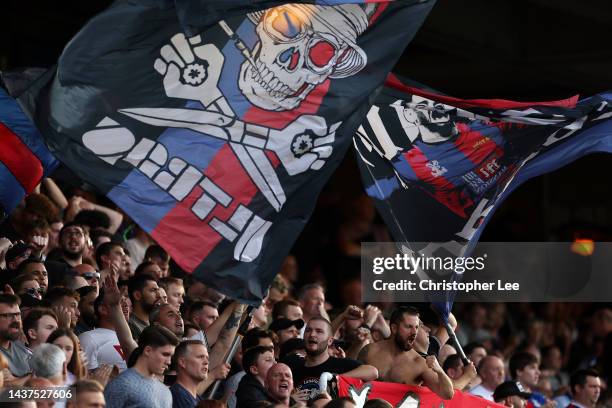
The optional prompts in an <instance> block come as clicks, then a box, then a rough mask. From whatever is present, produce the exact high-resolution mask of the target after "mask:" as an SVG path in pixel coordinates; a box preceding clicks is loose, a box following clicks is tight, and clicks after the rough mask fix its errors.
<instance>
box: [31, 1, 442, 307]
mask: <svg viewBox="0 0 612 408" xmlns="http://www.w3.org/2000/svg"><path fill="white" fill-rule="evenodd" d="M158 3H159V2H152V1H151V2H149V1H139V2H117V3H115V4H114V5H113V6H111V7H110V8H109V9H108V10H106V11H105V12H103V13H101V14H100V15H98V16H96V17H95V18H93V19H92V20H91V21H90V22H89V23H88V24H87V25H86V26H85V27H84V28H83V29H82V30H81V31H80V32H79V33H78V34H77V35H76V36H75V37H74V38H73V39H72V40H71V41H70V43H69V44H68V45H67V46H66V48H65V50H64V52H63V53H62V55H61V57H60V59H59V63H58V66H57V69H56V71H55V72H52V73H49V74H48V75H47V77H46V78H45V79H43V80H40V81H38V83H36V84H35V86H34V87H32V88H31V89H30V91H29V93H27V94H25V95H24V96H23V97H22V98H21V101H22V103H23V104H24V105H25V106H27V107H28V110H29V111H30V113H31V114H32V116H33V117H34V119H35V121H36V123H37V125H38V126H39V128H40V129H41V132H42V133H43V135H44V137H45V139H46V142H47V144H48V145H49V146H50V149H51V150H52V152H53V153H54V154H55V155H56V156H57V157H58V158H59V159H60V160H61V161H62V162H63V163H64V164H66V165H67V166H68V167H69V168H70V169H72V170H73V171H74V172H75V173H76V174H78V175H79V177H81V178H83V179H84V180H85V181H87V182H89V183H91V184H92V185H95V186H96V187H97V188H98V189H99V190H100V191H101V192H103V193H105V194H106V195H107V196H108V197H109V198H111V199H112V200H113V201H114V202H115V203H116V204H117V205H119V206H120V207H121V208H122V209H123V210H124V211H125V212H126V213H128V214H129V216H130V217H131V218H133V219H134V220H135V221H136V222H137V223H138V224H139V225H140V226H141V227H142V228H143V229H144V230H145V231H146V232H147V233H149V234H150V235H151V236H152V237H153V238H154V239H155V240H156V241H157V242H158V243H159V244H160V245H162V246H163V247H164V248H165V249H166V250H167V251H168V252H169V253H170V254H171V256H172V257H173V258H174V259H175V260H176V262H177V263H178V264H179V266H181V268H183V269H184V270H185V271H187V272H193V273H194V275H195V277H196V278H198V279H200V280H202V281H203V282H205V283H207V284H209V285H211V286H213V287H214V288H216V289H219V290H220V291H222V292H223V293H225V294H227V295H229V296H231V297H234V298H237V299H240V300H243V301H245V302H250V303H256V302H257V301H259V300H260V299H262V298H263V296H264V294H265V291H266V289H267V287H268V285H269V283H270V282H271V281H272V278H273V276H274V275H275V274H276V272H277V271H278V268H279V267H280V264H281V261H282V259H283V258H284V256H285V255H286V254H287V253H288V251H289V249H290V248H291V245H292V243H293V242H294V240H295V239H296V237H297V235H298V234H299V232H300V231H301V229H302V228H303V226H304V225H305V223H306V221H307V220H308V218H309V215H310V213H311V212H312V210H313V208H314V205H315V202H316V197H317V195H318V193H319V191H320V190H321V188H322V187H323V185H324V183H325V181H326V180H327V179H328V178H329V176H330V175H331V174H332V172H333V170H334V169H335V168H336V167H337V165H338V164H339V162H340V161H341V159H342V157H343V156H344V154H345V153H346V150H347V149H348V147H349V145H350V144H351V140H352V137H353V135H354V133H355V131H356V130H357V128H358V126H359V124H360V123H361V121H362V120H363V118H364V117H365V114H366V113H367V110H368V108H369V104H370V103H371V95H372V94H373V92H374V91H375V90H376V89H377V87H378V86H380V85H381V84H382V83H383V81H384V78H385V77H386V75H387V73H388V72H389V70H390V69H391V68H392V66H393V64H394V63H395V61H396V60H397V58H399V56H400V55H401V53H402V51H403V49H404V47H405V46H406V44H407V43H408V42H409V41H410V40H411V39H412V37H413V36H414V34H415V33H416V31H417V30H418V28H419V26H420V25H421V23H422V22H423V20H424V19H425V17H426V15H427V13H428V12H429V10H430V9H431V7H432V6H433V1H416V0H411V1H395V2H385V1H383V2H354V1H351V2H348V3H353V4H344V3H343V2H339V1H334V2H331V3H330V4H332V5H320V4H319V3H318V2H317V3H316V4H283V5H278V6H276V7H273V8H269V9H265V10H255V11H253V12H250V13H248V14H242V15H235V11H236V10H235V9H233V12H232V14H231V16H230V17H229V18H227V19H222V20H219V21H218V22H216V23H215V24H213V25H212V26H210V28H207V29H206V30H205V31H203V32H198V33H190V34H193V35H186V34H185V32H184V31H183V30H182V26H181V24H180V22H179V20H178V18H177V10H176V9H175V7H174V3H173V2H169V3H168V5H167V7H165V8H164V7H162V6H159V5H158ZM170 3H171V4H170ZM355 3H356V4H355ZM236 4H237V3H236V2H231V5H232V6H235V5H236ZM249 4H250V3H249ZM252 9H253V7H250V8H248V10H249V11H251V10H252ZM182 15H183V16H184V15H185V14H184V13H183V14H182ZM191 17H193V15H191ZM191 20H193V18H191ZM191 23H193V21H191ZM196 25H197V24H196ZM190 26H191V27H193V24H191V25H190ZM383 44H384V47H383V46H382V45H383ZM271 242H274V245H269V244H270V243H271Z"/></svg>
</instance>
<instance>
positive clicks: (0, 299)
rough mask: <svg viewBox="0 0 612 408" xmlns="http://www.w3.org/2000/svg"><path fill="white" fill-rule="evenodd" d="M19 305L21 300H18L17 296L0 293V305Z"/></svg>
mask: <svg viewBox="0 0 612 408" xmlns="http://www.w3.org/2000/svg"><path fill="white" fill-rule="evenodd" d="M20 304H21V299H19V296H17V295H12V294H10V293H0V305H8V306H14V305H17V306H19V305H20Z"/></svg>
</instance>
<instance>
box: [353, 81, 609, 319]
mask: <svg viewBox="0 0 612 408" xmlns="http://www.w3.org/2000/svg"><path fill="white" fill-rule="evenodd" d="M611 118H612V93H603V94H599V95H595V96H593V97H590V98H587V99H584V100H581V101H578V98H577V97H573V98H569V99H566V100H561V101H554V102H514V101H506V100H461V99H457V98H453V97H449V96H446V95H441V94H439V93H437V92H435V91H432V90H429V89H425V88H424V87H422V86H419V85H417V84H414V83H411V82H410V81H408V80H404V79H400V78H398V77H397V76H394V75H390V76H389V78H388V79H387V81H386V84H385V87H384V90H383V91H382V92H381V93H380V94H379V95H378V97H377V99H376V102H375V104H374V105H373V106H372V108H371V109H370V111H369V113H368V115H367V120H366V121H364V123H363V125H362V126H361V127H360V128H359V130H358V132H357V135H356V137H355V147H356V150H357V153H358V154H357V156H358V157H359V160H358V161H359V167H360V170H361V175H362V178H363V181H364V185H365V188H366V191H367V192H368V194H369V195H370V196H371V197H373V198H374V201H375V203H376V206H377V208H378V210H379V212H380V213H381V215H382V217H383V218H384V219H385V222H386V224H387V225H388V226H389V228H390V231H391V233H392V235H393V237H394V239H395V240H396V241H398V242H402V243H403V244H404V245H403V247H404V248H405V249H406V250H407V251H420V252H421V253H424V254H427V255H433V254H434V253H436V251H438V250H443V251H445V253H447V254H448V253H450V254H454V255H455V256H466V255H468V254H469V252H470V251H471V249H473V247H474V246H475V244H476V243H477V241H478V238H479V237H480V235H481V233H482V231H483V229H484V227H485V225H486V224H487V222H488V221H489V220H490V219H491V217H492V215H493V212H494V211H495V209H496V208H497V207H498V206H499V204H500V203H501V202H502V201H503V200H504V199H505V198H506V197H507V196H508V195H509V194H510V193H511V192H512V191H513V190H514V189H515V188H517V187H518V186H519V185H520V184H522V183H523V182H525V181H526V180H528V179H530V178H532V177H536V176H538V175H541V174H544V173H547V172H551V171H553V170H555V169H557V168H559V167H561V166H564V165H566V164H568V163H570V162H572V161H574V160H576V159H578V158H579V157H581V156H584V155H586V154H588V153H593V152H612V120H611ZM411 243H412V245H411ZM415 243H429V244H428V245H426V246H425V247H423V245H421V247H416V244H415ZM449 298H452V294H450V293H449ZM451 303H452V302H450V301H449V303H448V304H446V305H439V304H438V305H437V306H438V308H439V309H445V310H443V312H448V311H450V305H451ZM440 306H442V307H440Z"/></svg>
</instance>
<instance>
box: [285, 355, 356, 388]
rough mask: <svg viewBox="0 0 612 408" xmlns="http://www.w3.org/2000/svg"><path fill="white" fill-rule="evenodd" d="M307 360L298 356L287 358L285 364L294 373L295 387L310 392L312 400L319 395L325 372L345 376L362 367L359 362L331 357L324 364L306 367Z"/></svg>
mask: <svg viewBox="0 0 612 408" xmlns="http://www.w3.org/2000/svg"><path fill="white" fill-rule="evenodd" d="M305 362H306V359H304V358H303V357H299V356H297V355H295V354H294V355H291V356H289V357H287V358H286V359H285V360H284V361H283V363H285V364H287V365H288V366H289V368H291V372H292V373H293V386H294V387H295V388H297V389H298V390H310V399H312V398H314V397H315V396H317V395H318V394H319V377H321V374H323V373H324V372H330V373H332V374H343V373H346V372H347V371H351V370H353V369H355V368H357V367H359V366H360V365H361V363H360V362H359V361H357V360H351V359H349V358H336V357H330V358H328V359H327V360H326V361H325V362H324V363H323V364H319V365H318V366H313V367H306V366H305V365H304V364H305Z"/></svg>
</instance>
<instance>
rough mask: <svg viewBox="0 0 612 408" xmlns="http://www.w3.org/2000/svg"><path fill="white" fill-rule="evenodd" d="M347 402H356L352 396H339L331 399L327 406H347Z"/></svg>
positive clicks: (330, 407) (327, 407) (339, 407)
mask: <svg viewBox="0 0 612 408" xmlns="http://www.w3.org/2000/svg"><path fill="white" fill-rule="evenodd" d="M346 404H353V405H354V404H355V401H354V400H353V399H352V398H351V397H338V398H334V399H333V400H331V401H329V402H328V403H327V405H326V406H325V408H345V406H346Z"/></svg>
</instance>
